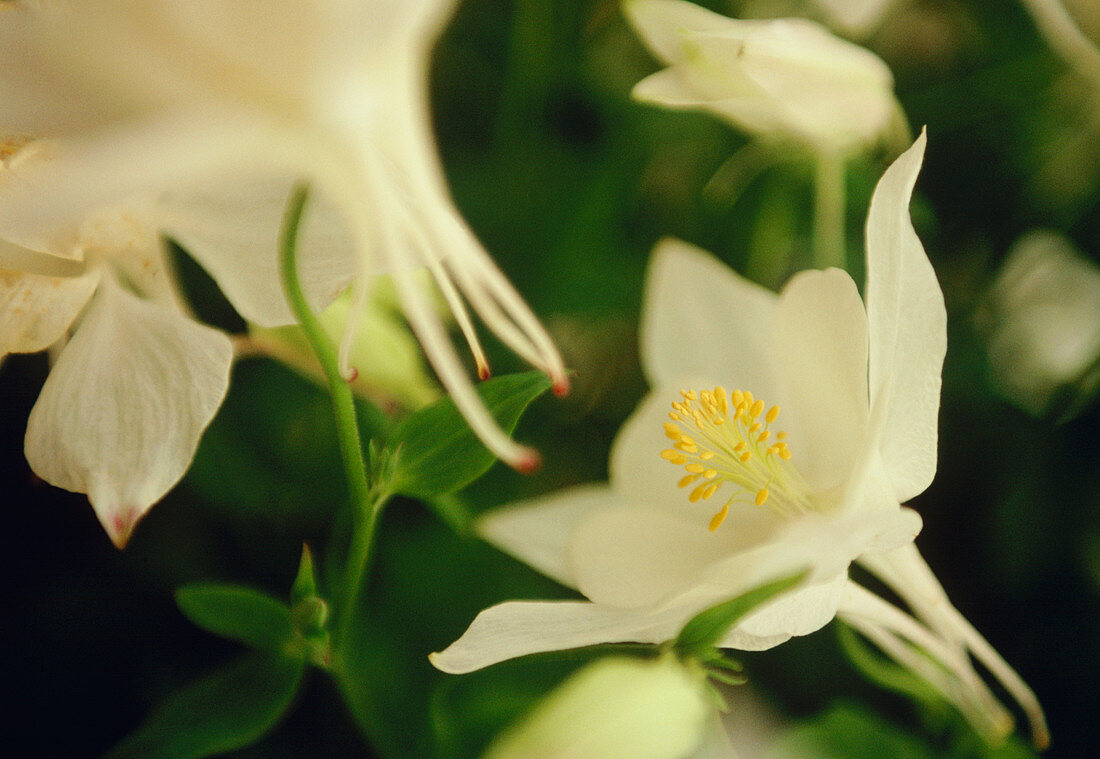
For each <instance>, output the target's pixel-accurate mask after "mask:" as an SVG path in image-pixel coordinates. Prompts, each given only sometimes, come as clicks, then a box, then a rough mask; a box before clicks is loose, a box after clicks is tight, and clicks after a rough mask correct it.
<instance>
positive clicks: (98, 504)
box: [25, 280, 232, 547]
mask: <svg viewBox="0 0 1100 759" xmlns="http://www.w3.org/2000/svg"><path fill="white" fill-rule="evenodd" d="M231 360H232V348H231V346H230V343H229V339H228V338H227V337H226V336H225V335H223V334H221V333H220V332H217V331H215V330H213V329H210V328H209V327H205V326H202V325H200V324H197V323H195V322H192V321H190V320H188V319H185V318H183V317H181V316H179V315H177V314H175V313H173V312H171V311H169V310H167V309H165V308H163V307H161V306H157V305H155V304H150V303H147V302H145V301H142V300H140V299H138V298H136V297H135V296H133V295H131V294H129V293H127V292H125V291H123V290H122V289H121V288H120V287H118V286H117V285H115V284H114V283H113V282H111V281H110V280H104V282H103V283H102V284H101V287H100V290H99V292H98V293H97V294H96V296H95V297H94V298H93V300H92V303H91V305H90V307H89V309H88V312H87V314H86V315H85V317H84V319H83V321H82V322H81V324H80V326H79V328H78V330H77V332H76V334H75V335H74V337H73V339H72V340H70V341H69V344H68V345H67V346H66V348H65V350H64V352H62V354H61V357H60V359H58V361H57V363H56V364H55V365H54V367H53V370H52V371H51V372H50V375H49V377H48V378H47V379H46V383H45V385H44V386H43V387H42V393H41V394H40V395H39V397H38V402H37V403H36V404H35V406H34V408H33V409H32V411H31V415H30V419H29V421H28V423H27V438H26V446H25V448H26V455H27V461H28V462H29V463H30V465H31V468H32V469H33V470H34V471H35V473H36V474H38V476H40V477H41V478H42V479H44V480H46V481H47V482H49V483H51V484H53V485H56V486H57V487H61V488H65V489H66V490H72V491H76V492H81V493H87V494H88V500H89V501H91V503H92V506H93V507H94V508H95V510H96V514H97V516H98V517H99V520H100V522H102V523H103V526H104V528H105V529H106V530H107V533H108V534H109V535H110V537H111V540H112V541H114V543H115V544H116V545H118V546H119V547H122V546H123V545H124V544H125V543H126V541H127V539H128V538H129V536H130V533H131V531H132V530H133V528H134V525H135V524H136V523H137V521H138V520H139V519H140V518H141V517H142V516H143V515H144V514H145V512H146V511H148V509H149V507H151V506H152V505H153V504H154V503H155V502H156V501H158V500H160V498H161V497H162V496H163V495H164V494H165V493H166V492H167V491H168V490H169V489H170V488H171V487H172V486H173V485H175V484H176V482H177V481H179V479H180V477H182V476H183V473H184V471H186V469H187V467H188V465H189V464H190V463H191V458H192V457H193V456H194V453H195V448H196V446H197V445H198V441H199V437H200V436H201V434H202V431H203V429H205V427H206V425H207V424H208V423H209V422H210V420H211V419H212V418H213V416H214V412H215V411H216V410H217V408H218V405H219V404H220V403H221V400H222V398H223V397H224V396H225V392H226V389H227V387H228V382H229V366H230V362H231Z"/></svg>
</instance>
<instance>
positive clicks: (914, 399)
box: [866, 131, 947, 501]
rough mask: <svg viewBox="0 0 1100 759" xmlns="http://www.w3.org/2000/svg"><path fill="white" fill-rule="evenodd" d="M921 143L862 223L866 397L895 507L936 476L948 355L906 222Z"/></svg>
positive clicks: (939, 301)
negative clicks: (879, 414) (877, 410)
mask: <svg viewBox="0 0 1100 759" xmlns="http://www.w3.org/2000/svg"><path fill="white" fill-rule="evenodd" d="M925 142H926V137H925V133H924V132H923V131H922V132H921V134H920V136H919V137H918V138H917V141H916V142H915V143H913V146H912V147H911V148H909V150H907V151H906V152H905V153H903V154H902V155H901V156H900V157H899V158H898V159H897V160H896V161H894V163H893V165H892V166H891V167H890V168H889V169H887V170H886V173H885V174H884V175H883V177H882V179H881V180H880V181H879V183H878V187H876V188H875V193H874V196H873V197H872V198H871V209H870V211H869V213H868V216H867V293H866V294H867V318H868V330H869V335H870V359H869V360H870V370H869V377H870V398H871V404H872V405H874V404H876V403H885V404H886V415H885V419H884V427H883V430H882V439H881V443H880V449H881V451H882V459H883V463H884V464H885V466H886V471H887V473H888V474H889V476H890V479H891V480H892V481H893V483H894V489H895V493H896V496H897V499H898V501H906V500H908V499H909V498H912V497H913V496H915V495H917V494H918V493H921V492H923V491H924V489H925V488H926V487H928V484H929V483H930V482H931V481H932V477H933V476H934V475H935V473H936V441H937V420H938V415H939V408H940V372H941V371H942V369H943V357H944V354H945V353H946V352H947V311H946V309H945V308H944V303H943V292H942V291H941V290H940V286H939V283H938V282H937V281H936V273H935V272H934V271H933V270H932V265H931V263H929V261H928V257H927V256H926V255H925V253H924V248H923V247H921V243H920V240H919V239H918V238H917V234H916V232H915V231H914V230H913V224H912V222H911V221H910V219H909V199H910V197H911V196H912V193H913V186H914V185H915V184H916V181H917V173H918V172H919V171H920V167H921V161H922V160H923V158H924V147H925Z"/></svg>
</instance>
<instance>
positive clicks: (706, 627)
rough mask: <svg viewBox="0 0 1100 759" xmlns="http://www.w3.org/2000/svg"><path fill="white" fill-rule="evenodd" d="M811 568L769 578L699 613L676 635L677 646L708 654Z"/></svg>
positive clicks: (693, 654)
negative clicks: (724, 636) (738, 621)
mask: <svg viewBox="0 0 1100 759" xmlns="http://www.w3.org/2000/svg"><path fill="white" fill-rule="evenodd" d="M807 574H808V570H805V571H802V572H798V573H796V574H793V575H789V576H787V577H783V578H780V579H778V580H772V581H771V582H766V583H764V584H763V585H760V586H758V587H756V588H753V589H752V590H750V591H748V592H747V593H742V594H741V595H739V596H737V597H736V598H733V599H731V600H729V601H723V602H722V603H720V604H717V605H716V606H712V607H710V608H709V609H707V610H706V611H702V612H700V613H699V614H696V615H695V616H694V617H693V618H692V619H691V621H690V622H688V623H687V624H686V625H684V629H682V630H681V631H680V635H679V636H678V637H677V638H676V643H675V648H676V650H677V651H679V652H680V654H681V656H690V657H693V658H705V657H706V655H707V654H708V653H709V652H710V650H711V649H713V648H714V646H715V645H716V644H717V643H718V641H719V640H721V638H722V636H723V635H725V634H726V632H727V631H728V630H729V629H730V628H731V627H733V626H734V624H736V623H737V620H739V619H741V618H742V617H744V616H745V615H746V614H748V613H749V612H750V611H752V610H753V609H755V608H756V607H757V606H759V605H760V604H762V603H764V602H765V601H768V600H770V599H772V598H774V597H775V596H777V595H779V594H780V593H783V592H784V591H787V590H790V589H791V588H793V587H795V586H796V585H798V584H799V583H800V582H802V580H804V579H805V578H806V575H807Z"/></svg>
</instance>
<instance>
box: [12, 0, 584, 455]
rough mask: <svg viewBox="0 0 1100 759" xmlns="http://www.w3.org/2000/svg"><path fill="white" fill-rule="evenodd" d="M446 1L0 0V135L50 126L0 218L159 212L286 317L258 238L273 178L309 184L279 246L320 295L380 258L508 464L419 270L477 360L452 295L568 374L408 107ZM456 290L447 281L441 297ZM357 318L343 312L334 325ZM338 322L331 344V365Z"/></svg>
mask: <svg viewBox="0 0 1100 759" xmlns="http://www.w3.org/2000/svg"><path fill="white" fill-rule="evenodd" d="M453 5H454V0H408V1H407V2H400V3H398V2H390V0H363V1H353V0H306V1H305V2H298V3H292V4H289V5H280V6H279V7H278V8H277V9H276V8H274V7H273V6H272V5H271V4H270V3H266V2H259V0H239V1H235V2H231V3H225V2H221V1H220V0H186V2H185V1H184V0H100V1H99V2H94V3H91V2H75V1H73V2H69V1H68V0H24V1H21V2H15V3H4V4H3V6H4V7H3V9H0V103H2V104H3V106H2V109H0V133H7V134H31V135H34V136H36V137H39V138H49V139H54V140H56V141H58V143H59V144H60V146H61V150H62V152H61V153H60V154H59V156H58V161H57V163H56V167H55V168H53V169H52V170H46V169H44V170H43V171H42V172H41V174H40V175H39V176H38V177H37V178H35V182H36V184H37V185H38V186H39V188H41V189H42V190H43V191H44V193H45V194H44V196H37V197H36V198H35V199H34V200H30V199H18V198H17V199H15V200H14V201H13V202H12V203H10V204H8V205H7V206H6V207H5V208H3V209H0V223H2V224H4V226H5V227H15V228H20V229H23V230H27V231H34V232H38V231H40V230H41V229H44V228H51V227H52V226H54V225H56V224H58V223H60V220H66V219H69V218H73V217H74V216H76V215H79V213H80V212H82V211H85V210H87V209H90V208H94V207H99V206H101V205H103V204H105V203H106V204H110V203H114V202H116V201H117V200H118V199H130V198H135V197H137V198H146V199H149V200H151V201H153V202H155V204H156V206H157V221H158V224H159V226H160V228H161V229H162V230H163V231H165V232H166V233H168V234H169V235H171V236H172V237H174V238H176V239H177V240H179V241H180V242H181V243H182V244H183V245H184V247H185V248H187V250H188V251H189V252H190V253H192V254H193V255H194V256H195V257H196V258H197V259H198V260H199V261H200V263H202V264H203V266H204V267H205V268H206V269H207V270H208V271H209V272H210V273H211V274H212V276H213V277H214V278H215V279H216V280H217V282H218V284H219V285H220V286H221V287H222V289H223V290H224V292H225V293H226V295H227V296H228V297H229V299H230V300H231V301H232V302H233V303H234V305H235V306H236V307H237V308H238V310H239V311H240V312H241V314H242V315H243V316H244V317H245V318H246V319H248V320H249V321H251V322H253V323H256V324H258V325H260V326H265V327H267V326H277V325H280V324H287V323H290V322H291V321H293V318H292V315H291V313H290V311H289V308H288V306H287V304H286V303H285V300H284V298H283V295H282V291H281V286H280V283H279V278H278V269H277V260H276V250H277V248H276V242H277V235H278V230H279V220H280V218H281V216H282V213H283V209H284V207H285V204H286V200H287V196H288V194H289V190H290V187H291V185H292V183H294V182H296V181H299V180H305V181H308V182H310V183H311V187H312V188H313V196H312V197H313V200H312V202H311V204H310V210H308V211H307V218H306V220H305V225H304V229H303V237H302V241H301V246H300V248H301V250H300V255H299V261H300V268H301V276H302V280H303V287H304V289H305V291H306V294H307V296H308V297H310V299H311V301H312V303H313V305H314V307H315V308H317V309H320V308H322V307H324V306H325V305H326V304H327V303H329V302H331V301H332V300H333V299H334V298H335V296H336V295H337V294H338V293H339V292H340V291H341V290H342V289H343V288H344V287H345V286H346V285H347V284H348V282H349V281H352V280H354V282H355V287H354V293H355V299H356V301H357V303H359V304H361V303H362V301H363V299H364V298H365V297H366V294H367V292H368V290H369V278H370V276H371V275H372V274H374V273H377V272H379V271H388V272H390V273H391V274H392V275H393V277H394V280H395V282H396V284H397V289H398V293H399V296H400V298H401V301H402V305H403V307H404V309H405V312H406V313H407V315H408V317H409V321H410V323H411V324H412V327H413V329H414V331H415V332H416V334H417V337H418V338H419V339H420V342H421V344H422V345H423V346H424V349H425V352H426V353H427V355H428V358H429V359H430V361H431V363H432V365H433V367H434V368H435V370H436V372H437V374H438V375H439V378H440V380H441V381H442V383H443V385H444V386H445V387H446V388H447V390H448V391H450V393H451V394H452V396H453V397H454V399H455V402H456V403H457V405H458V407H459V409H460V410H461V411H462V412H463V414H464V415H465V416H466V418H467V419H468V420H469V422H470V424H471V426H472V427H473V428H474V430H475V431H476V432H477V433H478V435H479V436H480V437H481V439H482V440H483V441H484V442H485V443H486V445H488V446H489V447H490V448H491V449H492V450H493V451H494V452H495V453H496V454H498V455H499V456H500V457H501V458H503V459H505V460H506V461H508V462H509V463H510V464H512V465H513V466H516V467H519V468H524V467H527V466H531V465H533V464H534V463H536V458H535V454H534V452H532V451H530V450H528V449H526V448H523V447H521V446H519V445H516V444H515V443H514V442H512V441H511V440H510V439H509V438H508V437H507V436H506V435H505V434H504V433H503V432H502V431H501V430H500V429H499V427H498V426H497V425H496V424H495V422H494V421H493V419H492V417H491V416H490V415H489V414H488V412H487V410H486V409H485V408H484V407H483V406H482V404H481V403H480V401H479V400H478V398H477V395H476V393H475V392H474V390H473V387H472V385H471V383H470V381H469V379H468V378H467V377H466V375H465V372H464V370H463V368H462V364H461V362H460V360H459V357H458V355H457V354H456V352H455V350H454V348H453V346H452V345H451V344H450V341H449V339H448V337H447V334H446V330H445V329H444V327H443V324H442V322H441V320H440V319H439V317H438V315H437V314H436V313H435V312H434V311H433V310H432V308H431V307H430V304H429V303H428V302H427V299H426V297H425V296H424V294H423V293H422V292H421V291H420V289H419V288H417V287H416V285H415V281H414V277H413V271H414V269H417V268H420V267H426V268H427V269H428V270H429V271H430V272H431V273H432V275H433V276H434V278H435V279H436V281H437V283H438V285H439V287H440V290H441V291H442V293H443V296H444V297H445V298H446V299H447V302H448V304H449V305H450V307H451V309H452V310H453V311H454V313H455V316H456V318H457V321H458V323H459V326H460V327H461V328H462V330H463V332H464V333H465V335H466V337H467V339H468V341H469V342H470V345H471V348H472V349H473V352H474V354H475V356H476V358H477V363H478V369H479V373H481V374H482V376H486V375H487V374H488V367H487V365H486V363H485V360H484V357H483V355H482V351H481V348H480V346H479V345H478V341H477V337H476V335H475V333H474V329H473V326H472V322H471V319H470V317H469V315H468V313H467V310H466V306H465V305H464V300H463V298H465V300H466V301H468V302H469V303H471V304H472V305H473V306H474V308H475V309H476V311H477V312H478V313H479V315H480V316H481V317H482V319H483V320H484V321H485V322H486V323H487V324H488V325H489V326H490V328H492V329H493V330H494V331H495V332H496V333H497V334H498V335H499V336H500V337H501V338H502V339H503V340H504V341H505V342H506V343H508V344H509V345H510V346H511V347H513V348H514V349H515V350H516V351H517V352H519V353H520V354H521V355H522V356H523V357H525V358H526V359H528V360H529V361H531V363H533V364H534V365H536V366H538V367H539V368H541V369H544V370H545V371H547V372H548V373H549V374H550V375H551V376H552V378H553V379H554V382H555V390H556V391H557V392H559V393H563V392H565V391H566V389H567V386H568V381H567V378H566V376H565V373H564V368H563V366H562V363H561V360H560V358H559V356H558V354H557V352H556V350H555V349H554V347H553V345H552V344H551V342H550V339H549V337H548V336H547V335H546V333H545V332H544V330H543V329H542V327H541V326H540V325H539V323H538V321H537V320H536V319H535V317H534V316H533V315H532V314H531V312H530V311H529V310H528V308H527V307H526V305H525V304H524V303H523V302H522V300H521V298H520V297H519V296H518V294H517V293H516V292H515V290H514V289H513V288H512V287H511V285H510V284H509V283H508V282H507V280H506V279H505V278H504V276H503V275H502V274H501V273H500V271H499V270H498V269H497V268H496V267H495V266H494V264H493V263H492V261H491V260H490V259H489V258H488V256H487V255H486V253H485V252H484V250H483V249H482V248H481V246H480V244H479V243H478V242H477V240H476V239H475V238H474V236H473V234H472V233H471V231H470V230H469V228H468V227H467V226H466V224H465V222H464V221H463V219H462V218H461V216H460V215H459V214H458V212H457V210H456V209H455V208H454V205H453V203H452V201H451V199H450V196H449V193H448V190H447V186H446V180H445V177H444V175H443V171H442V167H441V166H440V163H439V160H438V157H437V155H436V152H435V147H434V144H433V139H432V135H431V127H430V121H429V118H428V106H427V74H428V63H429V54H430V50H431V46H432V44H433V43H434V41H435V39H436V38H437V36H438V35H439V32H440V30H441V29H442V27H443V25H444V24H445V23H446V21H447V19H448V18H449V17H450V14H451V11H452V9H453ZM460 293H461V294H460ZM358 322H359V320H357V319H350V320H349V322H348V323H349V324H351V325H354V324H357V323H358ZM352 343H353V335H352V329H350V328H349V330H348V331H347V333H346V334H345V335H344V338H343V340H342V345H341V351H340V357H341V361H342V363H343V364H344V365H343V367H342V369H343V371H344V373H345V376H348V377H349V378H350V377H351V376H352V375H353V374H354V371H353V367H351V366H350V364H349V354H350V349H351V345H352Z"/></svg>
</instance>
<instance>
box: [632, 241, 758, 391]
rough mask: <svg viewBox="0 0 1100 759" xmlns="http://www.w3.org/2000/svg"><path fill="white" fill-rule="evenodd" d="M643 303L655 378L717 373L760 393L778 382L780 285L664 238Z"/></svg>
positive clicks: (647, 361) (646, 355) (644, 335)
mask: <svg viewBox="0 0 1100 759" xmlns="http://www.w3.org/2000/svg"><path fill="white" fill-rule="evenodd" d="M644 303H645V304H646V305H645V308H644V311H643V313H642V317H641V326H640V328H639V329H640V337H639V341H640V350H641V358H642V366H643V368H644V369H645V372H646V376H647V377H648V379H649V381H650V383H651V384H653V385H655V386H656V385H663V384H665V383H667V382H672V381H675V380H678V379H680V378H681V377H683V376H685V375H691V376H700V377H714V378H716V379H717V380H718V381H720V382H722V383H724V384H725V386H726V387H730V388H731V389H732V388H735V387H740V388H742V389H744V390H751V391H752V392H753V393H755V394H757V395H763V394H764V393H766V392H767V390H766V388H769V387H771V386H772V385H773V383H774V376H773V372H772V371H771V367H772V358H773V355H772V353H773V350H774V346H773V345H772V340H771V335H772V329H773V325H774V324H775V315H776V309H777V304H778V298H777V296H776V295H775V293H773V292H771V291H769V290H766V289H764V288H763V287H761V286H759V285H756V284H753V283H752V282H749V281H748V280H747V279H745V278H743V277H741V276H739V275H738V274H736V273H735V272H734V271H733V270H731V269H730V268H729V267H727V266H726V265H725V264H723V263H721V262H720V261H719V260H718V259H716V258H714V257H713V256H711V255H710V254H709V253H706V252H705V251H703V250H701V249H699V248H697V247H695V246H694V245H689V244H688V243H685V242H682V241H680V240H674V239H665V240H662V241H660V242H659V243H657V246H656V247H655V248H654V251H653V257H652V260H651V263H650V266H649V272H648V274H647V275H646V291H645V299H644Z"/></svg>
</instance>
